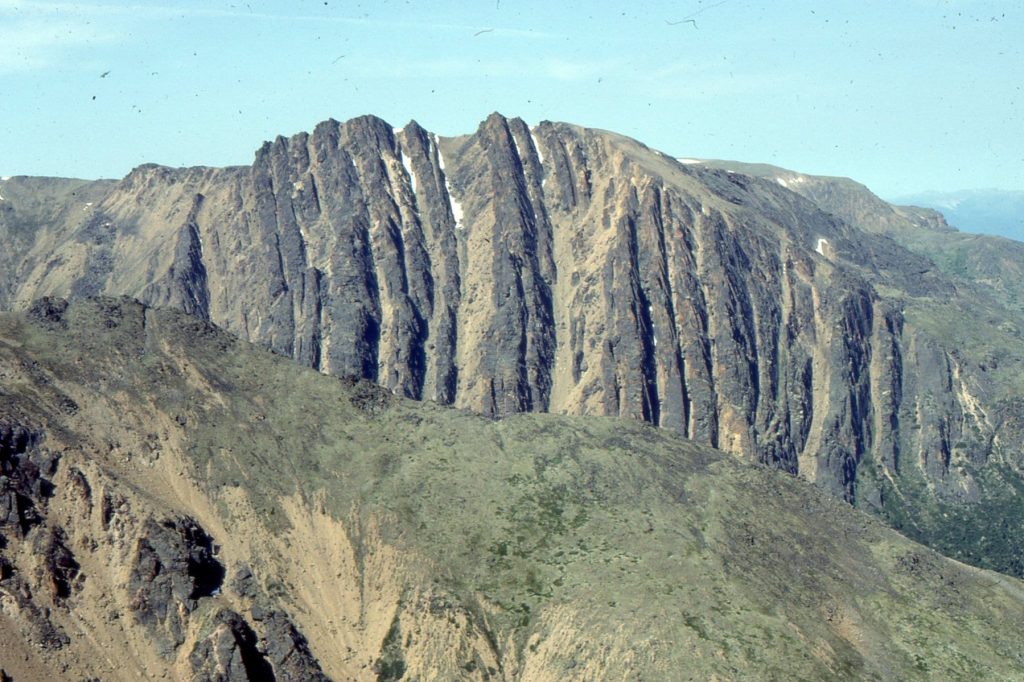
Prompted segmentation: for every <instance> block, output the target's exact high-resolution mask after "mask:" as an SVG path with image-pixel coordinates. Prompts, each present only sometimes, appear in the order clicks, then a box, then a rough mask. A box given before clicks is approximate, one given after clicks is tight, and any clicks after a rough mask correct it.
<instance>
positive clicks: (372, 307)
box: [0, 114, 1019, 558]
mask: <svg viewBox="0 0 1024 682" xmlns="http://www.w3.org/2000/svg"><path fill="white" fill-rule="evenodd" d="M784 184H785V183H780V182H778V181H774V180H769V179H762V178H756V177H752V176H750V175H747V174H743V173H738V172H730V170H726V169H722V168H713V167H709V166H706V165H699V164H697V165H695V164H681V163H678V162H676V161H675V160H672V159H669V158H667V157H664V156H663V155H661V154H660V153H658V152H656V151H653V150H650V149H648V148H646V147H644V146H643V145H642V144H639V143H637V142H635V141H632V140H629V139H626V138H622V137H619V136H616V135H614V134H611V133H606V132H601V131H594V130H586V129H581V128H578V127H574V126H570V125H565V124H553V123H542V124H540V125H538V126H536V127H535V128H530V127H528V126H527V125H526V124H524V123H523V122H522V121H520V120H518V119H506V118H504V117H502V116H499V115H497V114H495V115H492V116H491V117H490V118H488V119H487V120H486V121H485V122H484V123H483V124H481V126H480V128H479V129H478V130H477V131H476V133H474V134H473V135H470V136H465V137H461V138H438V137H437V136H436V135H432V134H430V133H429V132H427V131H425V130H424V129H422V128H421V127H420V126H418V125H417V124H415V123H410V124H409V125H407V126H406V127H405V128H403V129H394V128H392V127H391V126H390V125H388V124H386V123H385V122H384V121H381V120H379V119H376V118H372V117H364V118H359V119H354V120H352V121H348V122H346V123H338V122H336V121H327V122H325V123H322V124H320V125H319V126H317V127H316V129H315V130H314V131H313V132H312V133H311V134H300V135H296V136H294V137H292V138H288V139H285V138H278V139H277V140H275V141H274V142H272V143H267V144H265V145H264V146H263V147H262V148H261V149H260V150H259V151H258V152H257V154H256V158H255V161H254V162H253V164H252V166H251V167H245V168H227V169H209V168H192V169H178V170H173V169H168V168H161V167H156V166H143V167H140V168H138V169H136V170H135V171H133V172H132V173H131V174H130V175H129V176H128V177H126V178H125V179H124V180H122V181H120V182H119V183H117V184H116V185H115V186H112V187H110V186H108V185H103V186H102V187H100V188H95V189H96V191H101V194H102V197H101V198H99V199H98V200H96V201H93V202H91V203H90V204H88V205H83V206H81V207H80V210H77V211H76V210H75V209H76V208H78V207H77V205H76V206H75V207H72V208H68V209H67V210H66V211H65V213H66V215H67V216H73V219H71V218H62V219H59V220H56V221H55V222H54V223H53V224H50V223H47V225H48V227H47V228H46V229H39V230H36V231H35V232H33V233H32V234H31V235H30V236H29V237H26V238H25V241H24V244H23V246H22V247H21V251H20V253H19V256H18V257H17V258H14V259H12V263H17V265H16V266H14V274H13V275H12V276H10V277H9V278H8V280H7V284H6V289H5V291H4V292H3V300H4V302H5V303H6V304H7V305H9V306H10V305H18V304H20V303H21V302H25V301H29V300H32V299H34V298H36V297H38V296H41V295H44V294H59V295H92V294H97V293H118V294H128V295H131V296H135V297H138V298H140V299H141V300H143V301H146V302H149V303H152V304H154V305H160V306H172V307H177V308H180V309H182V310H184V311H186V312H190V313H192V314H195V315H198V316H200V317H202V318H206V319H209V320H211V321H213V322H215V323H216V324H218V325H220V326H222V327H224V328H226V329H228V330H230V331H232V332H234V333H235V334H237V335H239V336H241V337H242V338H244V339H248V340H251V341H254V342H256V343H258V344H261V345H263V346H265V347H268V348H271V349H273V350H275V351H276V352H278V353H281V354H284V355H288V356H291V357H294V358H295V359H297V360H298V361H299V362H301V363H303V364H305V365H308V366H310V367H314V368H316V369H319V370H320V371H322V372H325V373H329V374H334V375H338V376H357V377H362V378H366V379H370V380H373V381H376V382H378V383H379V384H381V385H383V386H385V387H386V388H389V389H391V390H392V391H394V392H395V393H398V394H401V395H404V396H408V397H412V398H418V399H428V400H434V401H437V402H440V403H442V404H450V405H455V406H459V407H465V408H470V409H472V410H474V411H477V412H480V413H483V414H485V415H494V416H504V415H509V414H512V413H517V412H530V411H550V412H558V413H569V414H590V415H615V416H627V417H631V418H635V419H638V420H643V421H647V422H650V423H653V424H657V425H659V426H663V427H666V428H669V429H672V430H673V431H675V432H677V433H679V434H682V435H684V436H687V437H689V438H692V439H695V440H697V441H698V442H702V443H706V444H709V445H712V446H715V447H718V448H721V449H724V450H726V451H729V452H733V453H736V454H740V455H743V456H745V457H748V458H750V459H754V460H758V461H761V462H766V463H770V464H772V465H773V466H776V467H779V468H782V469H784V470H786V471H789V472H791V473H798V474H800V475H802V476H804V477H807V478H809V479H811V480H814V481H816V482H817V483H819V484H820V485H821V486H823V487H825V488H827V489H828V490H830V491H832V492H833V493H835V494H836V495H839V496H841V497H843V498H845V499H847V500H850V501H853V502H855V503H858V504H865V505H870V506H873V507H875V508H879V509H887V508H893V509H900V510H903V509H905V510H906V513H907V514H908V515H909V518H910V521H909V522H908V523H909V524H910V525H913V523H914V519H915V518H916V517H915V515H916V514H919V513H920V509H919V505H918V504H917V503H916V502H915V503H913V504H909V503H907V497H906V495H904V492H905V489H907V487H908V486H909V485H910V483H907V482H906V481H907V480H911V479H912V480H913V482H914V485H915V486H917V488H919V489H920V491H921V494H922V495H924V497H925V498H927V499H929V500H940V501H942V503H943V504H946V503H949V504H954V505H959V504H974V503H976V502H978V501H979V500H980V499H981V498H982V497H983V495H982V492H981V483H979V481H980V478H981V473H980V472H982V471H983V470H985V468H986V467H987V466H989V464H990V460H992V456H993V452H994V451H996V450H999V451H1000V452H1003V451H1013V452H1015V450H1014V448H1016V446H1015V445H1013V444H1011V443H1010V442H1008V441H1007V440H1005V439H1004V440H1002V441H1000V439H999V438H998V435H999V429H1000V426H999V424H998V423H996V422H994V421H993V420H992V419H991V418H990V413H991V402H990V401H988V399H987V398H986V392H987V390H988V389H987V388H986V378H985V376H984V375H983V370H982V369H980V368H979V367H980V364H981V363H973V362H971V361H968V360H965V359H964V357H963V356H962V355H959V354H958V353H957V352H956V351H957V349H956V348H955V347H951V345H950V344H949V343H948V342H947V341H948V340H947V339H945V338H943V337H942V335H941V334H936V333H935V331H934V330H933V329H929V328H927V325H924V324H917V323H916V321H914V320H909V321H908V319H907V316H906V314H905V305H904V304H905V301H906V300H907V299H908V298H918V299H927V300H930V301H934V302H935V304H936V305H937V306H939V307H940V308H941V307H942V306H943V305H946V304H947V303H949V302H950V301H951V300H954V299H955V298H956V296H957V293H958V289H957V287H956V285H955V283H954V282H953V281H952V280H950V279H949V278H947V277H945V276H944V275H943V274H942V273H941V272H939V270H938V269H937V268H936V267H935V266H934V265H933V263H932V262H931V261H929V260H928V259H927V258H925V257H922V256H919V255H916V254H915V253H913V252H911V251H908V250H906V249H904V248H902V247H901V246H899V245H898V244H896V243H895V242H894V241H892V240H891V239H889V238H888V237H886V236H884V234H879V233H880V232H884V230H882V229H875V230H868V229H859V228H858V227H857V226H855V225H854V224H851V222H849V220H850V219H851V217H850V216H846V217H847V221H844V220H841V219H840V218H838V217H836V216H835V215H834V214H833V213H830V212H827V211H826V210H823V209H822V206H821V205H819V204H820V203H821V202H819V203H815V202H814V201H811V200H808V199H807V198H805V197H802V196H800V195H798V194H796V193H794V192H792V191H790V190H789V189H788V188H787V187H786V186H783V185H784ZM90 187H92V186H90ZM8 203H9V204H12V205H11V206H8V208H7V211H8V212H7V213H4V214H3V216H4V218H3V220H4V222H3V223H0V231H5V233H6V232H11V231H13V230H14V229H15V227H17V226H18V225H20V224H21V223H20V222H19V221H23V218H21V217H20V216H21V215H22V213H24V210H23V209H21V208H20V205H18V204H17V202H16V201H15V200H14V199H13V198H12V199H11V200H10V201H8ZM72 203H74V201H72ZM867 210H868V209H867V208H865V209H864V211H867ZM22 232H25V230H22ZM1013 352H1016V351H1013ZM998 459H999V461H1000V462H1002V461H1006V460H1012V459H1014V456H1013V455H1012V454H1010V455H1003V454H1000V455H999V458H998ZM1016 459H1018V460H1019V456H1017V457H1016ZM993 466H994V464H993ZM908 477H909V478H908ZM917 488H915V490H916V489H917ZM979 518H980V515H979ZM968 558H969V557H968Z"/></svg>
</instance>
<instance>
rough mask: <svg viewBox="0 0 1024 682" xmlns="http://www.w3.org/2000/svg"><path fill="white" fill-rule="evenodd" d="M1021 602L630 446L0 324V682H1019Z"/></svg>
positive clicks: (277, 362) (38, 312)
mask: <svg viewBox="0 0 1024 682" xmlns="http://www.w3.org/2000/svg"><path fill="white" fill-rule="evenodd" d="M1022 627H1024V590H1022V583H1021V582H1020V581H1018V580H1015V579H1013V578H1009V577H1006V576H1002V575H1000V574H997V573H993V572H989V571H982V570H979V569H975V568H971V567H968V566H965V565H963V564H961V563H958V562H955V561H951V560H949V559H947V558H944V557H942V556H940V555H938V554H937V553H935V552H933V551H930V550H928V549H927V548H924V547H922V546H920V545H917V544H915V543H913V542H911V541H909V540H907V539H906V538H904V537H902V536H901V535H899V534H898V533H896V532H894V531H892V530H891V529H888V528H886V527H885V526H884V525H883V524H881V523H879V522H878V521H876V520H873V519H871V518H870V517H868V516H866V515H864V514H861V513H859V512H857V511H856V510H854V509H851V508H850V507H849V506H848V505H845V504H843V503H840V502H838V501H837V500H835V499H834V498H832V497H829V496H827V495H825V494H823V493H821V492H820V491H818V490H815V489H814V488H812V487H811V486H809V485H807V484H805V483H803V482H801V481H797V480H795V479H794V478H792V477H790V476H786V475H783V474H780V473H779V472H776V471H772V470H770V469H768V468H766V467H760V466H749V465H745V464H743V463H741V462H738V461H736V458H733V457H726V456H723V455H722V454H721V453H720V452H717V451H715V450H712V449H710V448H707V447H704V446H698V445H696V444H694V443H693V442H692V441H687V440H685V439H682V438H679V437H678V436H676V435H675V434H672V433H671V432H670V431H669V430H667V429H662V430H658V429H654V428H651V427H649V426H647V425H643V424H638V423H636V422H635V421H633V420H627V419H622V420H620V419H600V418H570V417H558V416H552V415H516V416H513V417H510V418H508V419H505V420H500V421H493V420H489V419H485V418H482V417H479V416H475V415H471V414H468V413H466V412H465V411H457V410H451V409H447V408H442V407H438V406H436V405H432V404H429V403H421V402H413V401H405V400H401V399H398V398H395V397H394V396H392V395H391V394H390V392H389V391H387V390H385V389H382V388H380V387H378V386H375V385H373V384H369V383H366V382H354V381H351V380H349V381H339V380H337V379H334V378H331V377H327V376H323V375H321V374H318V373H316V372H313V371H311V370H308V369H302V368H300V367H298V366H296V365H295V363H293V362H291V361H290V360H287V359H285V358H282V357H280V356H274V355H272V354H270V353H267V352H265V351H261V350H258V349H256V348H254V347H252V346H250V345H249V344H246V343H244V342H241V341H239V340H238V339H237V338H234V337H232V336H230V335H228V334H227V333H225V332H223V331H221V330H218V329H216V328H215V327H213V326H212V325H210V324H209V323H206V322H202V321H199V320H196V319H195V318H192V317H189V316H186V315H184V314H182V313H179V312H174V311H169V310H153V309H147V308H145V307H143V306H142V305H140V304H138V303H135V302H130V301H127V300H111V299H100V300H87V301H79V302H77V303H74V304H71V305H68V304H66V303H65V302H63V301H55V300H47V301H42V302H41V303H39V304H37V305H35V306H34V307H32V308H31V309H30V310H29V311H27V312H26V313H24V314H10V313H5V314H0V642H2V643H3V644H2V646H0V679H13V680H15V681H16V682H21V681H23V680H39V679H79V680H80V679H103V680H125V681H134V680H140V679H175V680H193V681H195V682H200V681H207V680H254V681H266V680H325V679H336V680H360V681H362V680H365V681H371V680H376V681H378V682H380V681H382V680H399V679H408V680H411V679H445V680H457V679H465V680H491V681H494V680H504V681H508V682H512V681H515V680H529V681H530V682H533V681H535V680H541V681H544V680H593V679H620V678H621V679H679V678H681V677H682V678H686V677H693V678H694V679H716V678H719V679H725V678H750V677H762V676H767V677H778V678H786V679H807V680H813V679H826V678H850V679H887V678H893V679H906V680H929V679H971V680H976V679H1010V678H1012V677H1013V676H1014V675H1016V674H1018V673H1019V671H1020V669H1021V665H1022V664H1024V660H1022V658H1021V652H1020V648H1019V633H1020V631H1021V628H1022Z"/></svg>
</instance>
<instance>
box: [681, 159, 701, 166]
mask: <svg viewBox="0 0 1024 682" xmlns="http://www.w3.org/2000/svg"><path fill="white" fill-rule="evenodd" d="M676 161H678V162H679V163H681V164H683V165H686V166H691V165H693V164H695V163H704V162H703V161H701V160H700V159H687V158H680V159H676Z"/></svg>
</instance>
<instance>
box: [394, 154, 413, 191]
mask: <svg viewBox="0 0 1024 682" xmlns="http://www.w3.org/2000/svg"><path fill="white" fill-rule="evenodd" d="M398 158H399V159H401V161H402V167H403V168H405V172H406V173H408V174H409V182H410V183H411V184H412V193H413V194H416V174H415V173H413V172H412V163H411V162H410V161H409V159H407V158H405V154H404V153H403V152H402V150H401V149H399V150H398Z"/></svg>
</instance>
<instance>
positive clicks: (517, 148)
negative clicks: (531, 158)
mask: <svg viewBox="0 0 1024 682" xmlns="http://www.w3.org/2000/svg"><path fill="white" fill-rule="evenodd" d="M512 144H514V145H515V146H516V156H518V157H519V160H520V161H522V160H523V150H522V149H520V148H519V140H517V139H516V136H515V135H513V136H512Z"/></svg>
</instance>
